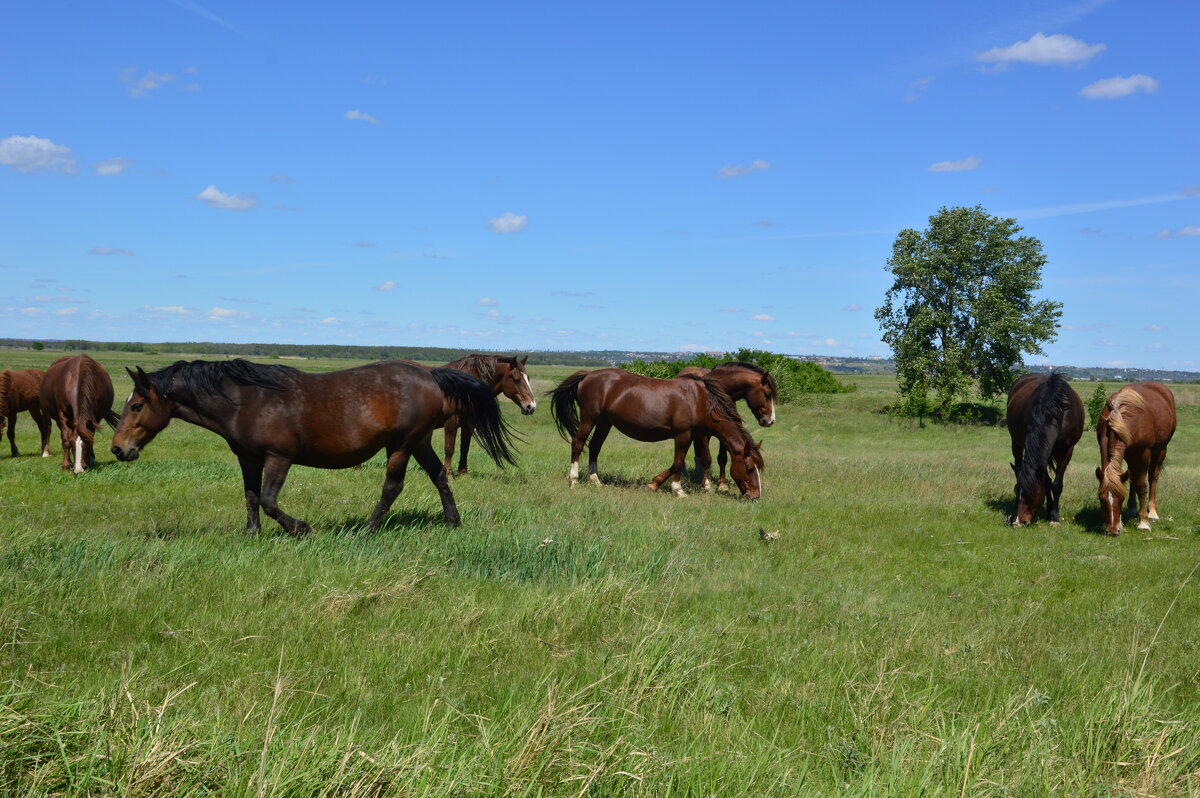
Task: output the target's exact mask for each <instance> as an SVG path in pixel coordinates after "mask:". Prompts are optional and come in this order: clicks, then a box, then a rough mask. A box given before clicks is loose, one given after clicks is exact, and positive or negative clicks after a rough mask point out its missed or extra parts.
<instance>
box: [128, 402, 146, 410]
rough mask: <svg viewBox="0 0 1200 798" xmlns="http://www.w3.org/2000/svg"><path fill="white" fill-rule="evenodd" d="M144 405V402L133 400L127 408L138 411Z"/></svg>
mask: <svg viewBox="0 0 1200 798" xmlns="http://www.w3.org/2000/svg"><path fill="white" fill-rule="evenodd" d="M145 406H146V405H145V403H144V402H134V403H133V404H131V405H130V406H129V409H130V410H133V411H135V412H136V411H138V410H141V409H142V408H143V407H145Z"/></svg>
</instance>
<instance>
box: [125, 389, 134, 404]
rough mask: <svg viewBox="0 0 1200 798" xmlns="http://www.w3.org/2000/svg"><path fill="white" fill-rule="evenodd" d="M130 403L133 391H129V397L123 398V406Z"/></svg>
mask: <svg viewBox="0 0 1200 798" xmlns="http://www.w3.org/2000/svg"><path fill="white" fill-rule="evenodd" d="M132 401H133V391H130V392H129V396H127V397H125V404H129V403H130V402H132Z"/></svg>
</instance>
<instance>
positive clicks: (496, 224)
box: [487, 211, 529, 235]
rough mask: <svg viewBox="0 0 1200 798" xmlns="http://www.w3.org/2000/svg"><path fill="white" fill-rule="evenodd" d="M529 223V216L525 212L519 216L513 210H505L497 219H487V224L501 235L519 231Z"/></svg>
mask: <svg viewBox="0 0 1200 798" xmlns="http://www.w3.org/2000/svg"><path fill="white" fill-rule="evenodd" d="M528 223H529V217H528V216H526V215H525V214H523V213H522V214H521V215H519V216H518V215H517V214H515V213H513V212H512V211H505V212H504V213H502V214H500V215H499V216H497V217H496V218H495V219H488V220H487V226H488V227H489V228H491V231H492V232H493V233H499V234H501V235H503V234H505V233H519V232H521V231H522V230H524V229H525V225H527V224H528Z"/></svg>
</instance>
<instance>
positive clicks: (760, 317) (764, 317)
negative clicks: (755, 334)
mask: <svg viewBox="0 0 1200 798" xmlns="http://www.w3.org/2000/svg"><path fill="white" fill-rule="evenodd" d="M750 319H751V320H752V321H775V317H774V316H772V315H770V314H768V313H755V314H754V315H753V316H751V317H750Z"/></svg>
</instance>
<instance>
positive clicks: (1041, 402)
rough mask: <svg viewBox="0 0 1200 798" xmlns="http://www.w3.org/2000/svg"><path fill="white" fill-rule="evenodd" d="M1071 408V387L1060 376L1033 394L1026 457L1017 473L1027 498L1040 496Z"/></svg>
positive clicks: (1026, 429) (1026, 432)
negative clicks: (1040, 489)
mask: <svg viewBox="0 0 1200 798" xmlns="http://www.w3.org/2000/svg"><path fill="white" fill-rule="evenodd" d="M1070 407H1071V386H1070V385H1068V384H1067V380H1066V378H1064V377H1063V376H1062V375H1061V374H1059V373H1058V372H1052V373H1051V374H1050V377H1049V378H1048V379H1047V380H1046V381H1045V382H1043V383H1042V384H1041V385H1039V386H1038V387H1037V388H1035V389H1034V391H1033V396H1032V397H1031V399H1030V408H1029V423H1028V424H1026V425H1025V456H1024V458H1022V460H1021V468H1020V470H1019V471H1017V484H1018V485H1020V486H1021V490H1022V492H1024V494H1025V495H1026V496H1032V495H1034V494H1035V493H1036V491H1037V487H1038V483H1039V482H1041V480H1042V477H1043V475H1044V474H1045V473H1046V466H1047V464H1048V463H1049V462H1050V453H1051V452H1052V451H1053V450H1054V444H1055V442H1056V441H1057V440H1058V436H1059V433H1060V432H1061V431H1062V424H1063V417H1064V416H1065V415H1066V413H1067V410H1068V409H1070Z"/></svg>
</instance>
